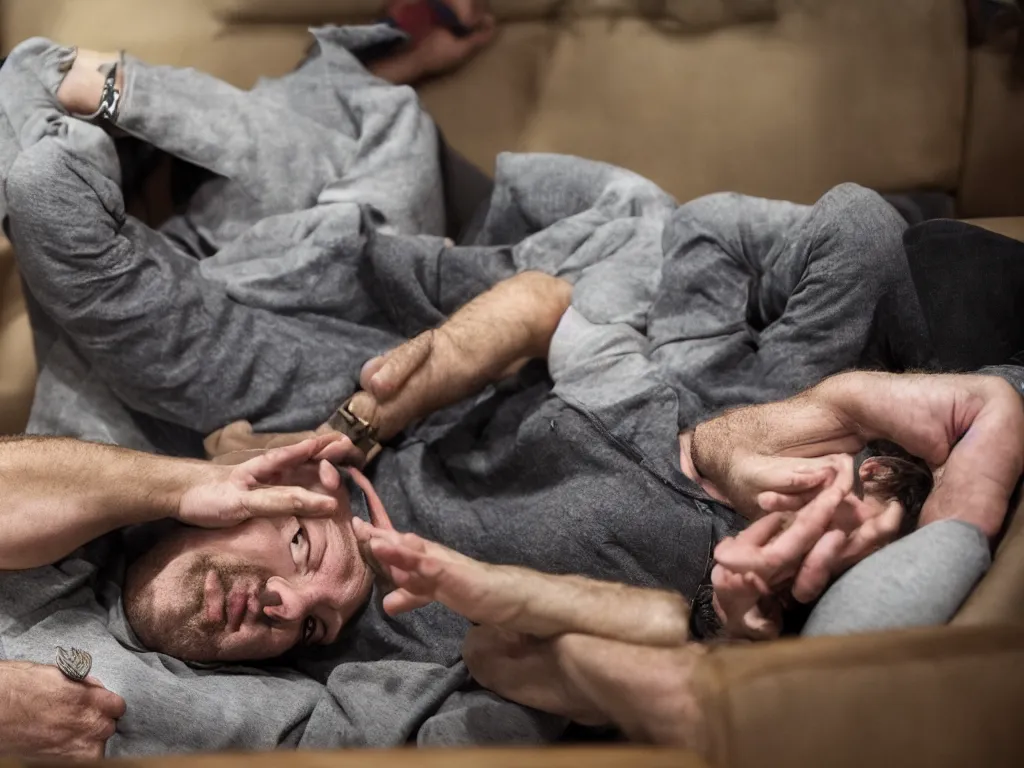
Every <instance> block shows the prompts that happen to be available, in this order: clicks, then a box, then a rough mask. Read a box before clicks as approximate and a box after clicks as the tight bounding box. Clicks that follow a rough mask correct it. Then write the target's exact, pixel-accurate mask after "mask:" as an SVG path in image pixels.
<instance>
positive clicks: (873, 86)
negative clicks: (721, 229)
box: [440, 0, 966, 200]
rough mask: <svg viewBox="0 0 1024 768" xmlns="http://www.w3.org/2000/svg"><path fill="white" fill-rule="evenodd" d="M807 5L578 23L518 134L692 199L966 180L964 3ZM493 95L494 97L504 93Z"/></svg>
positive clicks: (532, 144) (868, 0)
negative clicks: (702, 20)
mask: <svg viewBox="0 0 1024 768" xmlns="http://www.w3.org/2000/svg"><path fill="white" fill-rule="evenodd" d="M809 7H810V6H808V5H807V4H806V3H804V2H800V1H799V0H779V3H778V8H779V11H778V12H779V18H778V21H776V22H770V23H767V24H757V25H747V26H738V27H730V28H727V29H723V30H720V31H718V32H715V33H711V34H699V35H672V34H669V33H666V32H664V31H661V29H659V28H657V27H656V26H655V25H653V24H651V23H650V22H647V21H644V20H641V19H623V20H619V21H615V22H609V21H608V20H604V19H582V20H578V21H572V22H569V23H567V25H566V27H565V28H564V29H563V31H562V32H561V34H560V35H559V38H558V41H557V44H556V47H555V51H554V53H553V55H552V58H551V63H550V65H549V66H548V67H547V68H546V72H545V75H544V77H543V78H542V81H541V83H540V84H539V88H540V94H539V98H538V101H537V106H536V109H535V112H534V115H533V117H532V119H531V121H530V125H529V127H528V128H527V130H526V134H525V136H524V138H523V141H522V143H521V145H520V147H521V148H522V149H526V150H535V151H552V152H565V153H570V154H579V155H584V156H587V157H594V158H597V159H601V160H607V161H609V162H612V163H616V164H619V165H623V166H626V167H628V168H631V169H633V170H636V171H638V172H640V173H642V174H644V175H645V176H648V177H650V178H652V179H653V180H655V181H657V182H659V183H660V184H661V185H663V186H664V187H665V188H666V189H667V190H669V191H670V192H673V193H674V194H676V195H677V196H679V197H680V198H683V199H687V198H691V197H694V196H696V195H699V194H703V193H706V192H712V191H716V190H721V189H735V190H740V191H744V192H749V193H753V194H761V195H768V196H773V197H785V198H790V199H795V200H812V199H815V198H817V197H818V196H819V195H820V194H821V193H822V192H823V191H825V190H826V189H827V188H829V187H831V186H833V185H834V184H836V183H839V182H841V181H858V182H860V183H862V184H866V185H868V186H873V187H877V188H881V189H908V188H915V187H927V186H930V187H938V188H947V189H952V188H954V186H955V183H956V181H957V174H958V169H959V165H960V143H961V136H960V126H961V125H962V121H963V114H964V94H965V85H966V84H965V77H966V50H965V47H964V45H963V42H962V38H963V34H964V29H963V18H962V15H963V14H962V8H961V3H960V2H959V0H941V2H936V1H935V0H906V1H905V2H900V3H892V2H890V1H889V0H861V1H860V2H857V3H849V2H847V1H846V0H828V1H827V2H818V3H815V4H814V11H813V12H812V11H810V10H809ZM495 90H497V89H495ZM467 98H468V97H467ZM484 98H485V101H484V103H483V104H481V108H483V109H487V108H488V107H489V106H490V105H491V104H492V103H493V102H494V100H495V98H496V94H488V95H487V96H486V97H484ZM440 119H441V120H442V122H444V117H441V118H440Z"/></svg>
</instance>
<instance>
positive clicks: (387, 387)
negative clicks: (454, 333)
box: [363, 331, 434, 403]
mask: <svg viewBox="0 0 1024 768" xmlns="http://www.w3.org/2000/svg"><path fill="white" fill-rule="evenodd" d="M433 349H434V332H433V331H426V332H425V333H421V334H420V335H419V336H417V337H416V338H414V339H411V340H409V341H407V342H405V344H403V345H402V346H400V347H398V348H397V349H393V350H391V352H388V353H387V355H385V356H384V358H383V359H384V363H383V365H381V366H380V368H378V369H377V371H376V372H375V373H373V374H372V375H370V376H368V377H367V378H368V381H366V382H365V384H366V386H364V387H363V389H365V390H366V391H367V392H369V393H370V394H371V395H373V396H374V397H375V398H376V399H377V401H378V402H381V403H383V402H386V401H388V400H390V399H391V398H392V397H394V395H395V393H396V392H398V390H400V389H401V388H402V387H404V386H405V384H406V382H408V381H409V378H410V377H411V376H412V375H413V374H414V373H416V371H418V370H419V369H420V368H421V367H422V366H423V364H424V363H425V362H426V361H427V358H429V357H430V353H431V352H432V351H433ZM370 363H375V361H374V360H371V361H370ZM370 363H368V364H367V365H369V364H370Z"/></svg>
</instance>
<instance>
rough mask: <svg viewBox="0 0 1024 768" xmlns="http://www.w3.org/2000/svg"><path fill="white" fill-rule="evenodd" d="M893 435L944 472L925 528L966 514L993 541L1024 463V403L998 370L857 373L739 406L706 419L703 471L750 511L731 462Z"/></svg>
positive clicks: (816, 451)
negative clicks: (994, 372) (787, 395)
mask: <svg viewBox="0 0 1024 768" xmlns="http://www.w3.org/2000/svg"><path fill="white" fill-rule="evenodd" d="M876 439H887V440H891V441H892V442H894V443H896V444H898V445H900V446H902V447H903V448H904V449H906V450H907V451H909V452H910V453H912V454H913V455H915V456H919V457H921V458H922V459H924V460H925V461H927V462H928V463H929V465H930V466H931V467H932V470H933V473H934V474H935V475H936V477H937V478H939V481H938V483H937V485H936V487H935V490H934V491H933V492H932V494H931V495H930V496H929V498H928V500H927V502H926V503H925V506H924V510H923V511H922V514H921V524H922V525H924V524H926V523H928V522H932V521H934V520H940V519H948V518H953V519H960V520H964V521H965V522H970V523H972V524H974V525H977V526H978V527H979V528H981V529H982V530H983V531H984V532H985V533H986V534H988V535H989V536H990V537H994V536H995V535H996V534H997V533H998V532H999V530H1000V528H1001V526H1002V522H1003V519H1004V517H1005V514H1006V509H1007V505H1008V503H1009V498H1010V495H1011V494H1012V492H1013V488H1014V486H1015V485H1016V482H1017V480H1018V478H1019V477H1020V473H1021V470H1022V469H1024V401H1022V399H1021V397H1020V395H1019V394H1018V393H1017V391H1016V390H1015V389H1013V387H1011V386H1010V385H1009V384H1007V383H1006V382H1005V381H1003V380H1002V379H999V378H996V377H993V376H975V375H920V374H900V375H895V374H884V373H865V372H855V373H848V374H841V375H839V376H834V377H832V378H830V379H826V380H825V381H824V382H822V383H821V384H819V385H818V386H816V387H814V388H812V389H810V390H808V391H807V392H805V393H803V394H801V395H798V396H796V397H793V398H790V399H789V400H785V401H782V402H780V403H769V404H766V405H760V406H754V407H750V408H740V409H737V410H735V411H730V412H729V413H726V414H724V415H723V416H721V417H719V418H717V419H713V420H711V421H709V422H706V423H704V424H701V425H698V427H697V428H696V430H695V432H694V436H693V458H694V464H695V465H696V468H697V470H699V471H700V472H701V474H702V475H704V476H705V477H706V478H708V479H709V480H711V481H712V482H713V483H714V484H715V485H716V487H718V488H719V489H721V490H722V491H723V492H724V493H725V494H726V495H727V496H728V497H729V498H730V499H731V500H732V501H733V502H735V503H737V504H738V505H740V506H741V508H746V509H750V508H752V507H753V506H754V505H756V501H755V500H754V499H753V498H750V497H747V498H743V493H744V490H743V488H742V483H740V482H737V481H736V479H735V478H734V477H733V476H732V471H731V467H732V466H733V465H734V464H737V463H740V462H741V461H742V460H743V458H744V457H749V456H750V455H759V456H788V457H820V456H824V455H827V454H831V453H856V452H857V451H859V450H860V449H861V448H863V447H864V446H865V445H866V444H867V443H868V442H870V441H871V440H876Z"/></svg>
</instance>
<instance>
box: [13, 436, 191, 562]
mask: <svg viewBox="0 0 1024 768" xmlns="http://www.w3.org/2000/svg"><path fill="white" fill-rule="evenodd" d="M208 468H209V465H207V464H206V463H205V462H192V461H180V460H174V459H166V458H160V457H157V456H151V455H148V454H143V453H137V452H134V451H128V450H125V449H122V448H117V447H114V446H107V445H97V444H93V443H84V442H80V441H77V440H71V439H65V438H15V439H6V440H0V490H2V495H3V499H4V501H3V504H0V570H19V569H24V568H34V567H38V566H41V565H46V564H49V563H53V562H55V561H57V560H59V559H60V558H62V557H64V556H66V555H68V554H69V553H71V552H73V551H74V550H75V549H77V548H78V547H80V546H82V545H83V544H86V543H88V542H89V541H92V540H93V539H95V538H97V537H98V536H102V535H103V534H105V533H108V532H110V531H112V530H115V529H117V528H120V527H123V526H125V525H131V524H135V523H142V522H147V521H150V520H156V519H160V518H164V517H171V516H174V515H175V514H177V511H178V502H179V499H180V497H181V494H182V493H183V492H184V490H185V489H186V488H187V487H188V486H189V484H191V483H194V482H196V480H197V478H199V477H201V476H205V473H207V472H208V471H209V469H208Z"/></svg>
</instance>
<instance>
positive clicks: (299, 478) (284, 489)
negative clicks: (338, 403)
mask: <svg viewBox="0 0 1024 768" xmlns="http://www.w3.org/2000/svg"><path fill="white" fill-rule="evenodd" d="M340 442H341V441H338V440H337V438H336V436H335V435H324V436H321V437H316V438H311V439H309V440H303V441H302V442H300V443H296V444H295V445H290V446H287V447H284V448H274V449H272V450H268V451H266V452H262V453H259V454H257V455H256V456H254V457H253V458H250V459H248V460H246V461H245V462H244V463H241V464H238V465H237V466H234V467H229V466H218V465H215V464H208V465H206V469H205V473H204V474H205V476H204V477H203V479H202V480H201V481H199V482H197V483H195V484H194V485H192V487H191V488H189V490H187V491H186V492H185V493H184V494H183V495H182V496H181V499H180V501H179V503H178V514H177V518H178V519H179V520H180V521H181V522H183V523H188V524H189V525H196V526H200V527H203V528H224V527H230V526H233V525H238V524H239V523H242V522H244V521H246V520H249V519H250V518H253V517H284V516H290V515H300V516H306V517H330V516H331V515H333V514H334V513H335V512H336V511H337V509H338V501H337V499H336V498H335V496H334V494H335V492H336V491H337V490H338V488H339V487H340V484H341V477H340V475H339V474H338V471H337V470H336V469H335V468H334V467H333V466H331V464H330V463H329V462H328V461H327V460H325V457H328V454H330V453H331V451H332V450H338V451H344V450H345V448H344V445H343V443H342V445H341V447H340V448H337V449H334V448H332V446H334V445H335V444H337V443H340Z"/></svg>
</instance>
